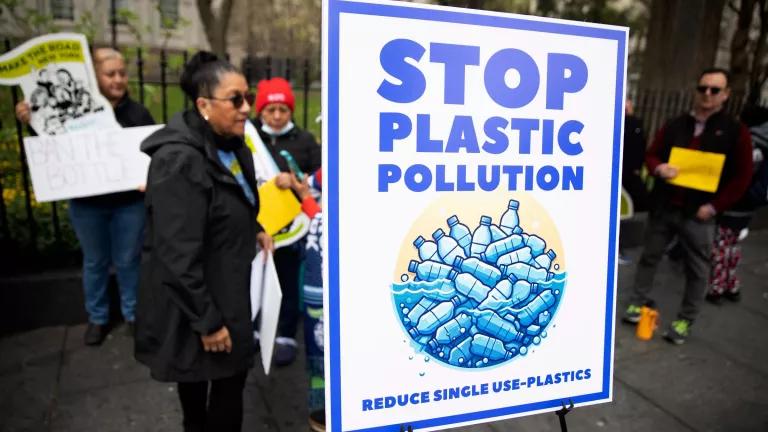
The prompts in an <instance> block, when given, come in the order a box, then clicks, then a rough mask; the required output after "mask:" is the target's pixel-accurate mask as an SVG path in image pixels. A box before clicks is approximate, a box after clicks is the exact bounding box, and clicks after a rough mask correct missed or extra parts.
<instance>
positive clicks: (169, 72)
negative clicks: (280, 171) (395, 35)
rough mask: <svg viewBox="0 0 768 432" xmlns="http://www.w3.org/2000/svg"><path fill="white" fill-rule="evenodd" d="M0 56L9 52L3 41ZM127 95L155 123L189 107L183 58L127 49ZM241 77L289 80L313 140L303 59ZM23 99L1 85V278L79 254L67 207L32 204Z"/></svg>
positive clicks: (252, 66) (308, 70)
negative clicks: (19, 109)
mask: <svg viewBox="0 0 768 432" xmlns="http://www.w3.org/2000/svg"><path fill="white" fill-rule="evenodd" d="M4 48H5V51H8V50H10V49H12V46H11V43H10V41H9V40H5V41H4ZM124 55H125V57H126V63H127V64H126V66H127V67H128V75H129V93H130V94H131V96H132V97H133V98H134V99H136V100H138V101H139V102H140V103H142V104H143V105H145V106H146V107H147V108H148V109H149V110H150V112H151V113H152V115H153V117H154V118H155V120H156V121H157V122H158V123H161V122H162V123H165V122H167V121H168V119H169V118H170V116H171V115H172V114H174V113H175V112H178V111H180V110H183V109H187V108H189V107H190V106H192V103H191V101H189V100H188V98H187V97H186V96H185V95H184V94H183V92H182V91H181V88H180V86H179V82H178V77H179V75H180V72H181V67H182V66H183V64H184V63H186V61H187V59H188V57H189V53H187V52H168V51H165V50H159V51H155V52H151V53H146V52H143V51H142V50H141V49H140V48H137V49H131V50H126V51H125V52H124ZM242 70H243V73H244V75H245V76H246V79H247V80H248V83H249V86H251V87H254V86H255V85H256V83H257V81H258V80H259V79H261V78H271V77H272V76H273V75H275V76H277V74H280V76H283V77H285V78H286V79H288V80H289V81H291V83H292V85H293V89H294V92H295V94H296V111H295V113H294V121H295V122H296V123H297V124H298V125H300V126H302V127H303V128H305V129H307V130H309V131H311V132H313V133H314V134H315V136H318V137H319V125H317V124H316V123H315V122H314V119H315V117H316V116H317V115H319V112H320V89H319V86H313V85H312V81H313V79H312V78H313V77H314V76H316V75H317V72H318V67H317V65H315V64H313V63H311V62H310V61H309V60H308V59H300V60H296V59H282V58H280V59H274V58H271V57H265V58H261V59H248V61H245V62H243V67H242ZM21 99H22V95H21V93H20V91H19V89H18V87H11V88H8V87H0V196H1V197H2V199H0V273H8V272H14V271H19V270H29V269H35V268H50V267H56V266H66V265H72V264H74V263H75V262H76V261H77V260H78V259H79V252H78V247H77V243H76V240H75V236H74V233H73V231H72V227H71V225H70V224H69V218H68V216H67V203H66V202H52V203H37V202H36V201H35V199H34V191H32V189H31V185H30V179H29V171H28V169H27V162H26V156H25V154H24V147H23V145H22V142H23V141H22V140H23V137H24V136H25V135H27V134H28V133H29V131H28V130H27V128H26V127H25V126H24V125H22V124H21V123H20V122H19V121H18V120H16V118H15V113H14V109H15V106H16V104H17V103H18V102H19V101H20V100H21Z"/></svg>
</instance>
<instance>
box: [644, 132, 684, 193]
mask: <svg viewBox="0 0 768 432" xmlns="http://www.w3.org/2000/svg"><path fill="white" fill-rule="evenodd" d="M665 129H666V126H663V127H662V128H661V129H659V131H658V132H656V136H655V137H654V139H653V143H652V144H651V147H649V148H648V151H647V152H645V166H646V167H648V172H650V173H651V174H652V175H654V176H657V177H661V178H663V179H665V180H666V179H671V178H675V177H676V176H677V168H675V167H673V166H671V165H669V164H668V163H667V161H665V160H664V159H663V156H662V153H663V149H664V130H665Z"/></svg>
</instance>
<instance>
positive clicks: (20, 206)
mask: <svg viewBox="0 0 768 432" xmlns="http://www.w3.org/2000/svg"><path fill="white" fill-rule="evenodd" d="M5 49H6V50H9V49H11V44H10V42H9V41H7V40H6V41H5ZM124 54H125V55H126V60H127V63H128V68H129V70H128V73H129V77H133V79H132V80H130V84H129V89H130V90H129V91H130V93H131V95H132V96H133V97H134V98H135V99H137V100H138V101H139V102H141V103H142V104H144V105H145V106H146V107H147V108H148V109H149V110H150V112H151V113H152V114H153V116H154V118H155V120H157V121H158V122H166V121H167V120H168V118H169V115H170V114H173V113H175V112H177V111H180V110H182V109H186V108H188V107H190V106H191V103H190V101H189V100H188V99H187V98H186V97H185V96H184V95H183V93H182V92H181V89H180V88H179V84H178V76H179V74H180V71H181V67H182V66H183V64H184V63H186V60H187V58H188V53H187V52H167V51H165V50H159V51H153V52H150V53H145V52H142V50H141V49H126V50H124ZM242 70H243V73H244V74H245V76H246V78H247V80H248V82H249V84H250V85H252V86H253V85H255V84H256V82H257V81H258V80H259V79H262V78H271V77H272V76H283V77H285V78H287V79H288V80H289V81H291V82H292V83H293V86H294V90H295V92H296V111H295V116H294V117H295V118H294V121H296V122H297V123H298V124H299V125H301V126H303V127H304V128H305V129H308V130H310V131H311V132H313V133H314V134H315V136H317V137H319V135H320V126H319V125H318V124H316V123H315V121H314V119H315V117H316V116H317V115H318V114H319V112H320V88H319V85H314V86H313V85H312V83H316V82H317V81H318V80H317V77H319V68H318V66H317V65H316V64H312V63H311V62H310V61H309V60H293V59H283V58H271V57H265V58H247V59H246V60H245V61H243V64H242ZM20 98H21V95H20V93H19V92H18V89H17V88H15V87H14V88H8V87H0V196H2V198H3V199H2V200H0V272H8V271H17V270H25V269H26V270H28V269H31V268H32V269H34V268H51V267H56V266H65V265H72V264H74V263H75V262H76V261H77V260H78V259H79V256H78V248H77V243H76V240H75V236H74V234H73V231H72V228H71V226H70V224H69V220H68V217H67V216H66V213H67V212H66V205H67V204H66V202H53V203H37V202H36V201H35V199H34V192H33V191H32V190H31V187H30V180H29V176H28V170H27V164H26V157H25V155H24V148H23V146H22V139H23V136H24V135H25V134H26V133H27V130H26V129H25V128H24V127H23V125H22V124H20V123H19V122H18V121H16V119H15V116H14V107H15V105H16V103H17V102H18V101H19V100H20ZM629 98H630V99H631V100H632V101H633V103H634V107H635V113H636V115H638V116H639V117H640V118H642V120H643V122H644V124H645V127H646V130H647V131H649V132H651V133H649V137H648V139H651V138H652V132H653V131H655V130H656V129H658V127H659V126H660V125H661V124H662V123H663V122H664V120H665V119H667V118H670V117H672V116H674V115H677V114H679V113H682V112H684V111H686V110H688V109H690V107H691V104H692V98H693V92H692V90H683V91H677V92H669V91H663V92H662V91H652V90H650V91H638V90H631V91H630V92H629ZM762 102H763V105H768V101H765V100H764V101H762ZM743 104H744V96H743V95H737V94H734V95H732V97H731V98H730V101H729V103H728V105H727V107H726V109H727V110H729V111H730V112H731V113H733V114H738V113H739V112H740V110H741V109H742V107H743Z"/></svg>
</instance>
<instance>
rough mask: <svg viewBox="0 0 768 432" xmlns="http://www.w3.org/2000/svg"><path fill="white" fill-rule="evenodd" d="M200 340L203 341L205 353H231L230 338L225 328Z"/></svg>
mask: <svg viewBox="0 0 768 432" xmlns="http://www.w3.org/2000/svg"><path fill="white" fill-rule="evenodd" d="M200 340H201V341H203V349H204V350H205V351H206V352H224V351H226V352H227V353H230V352H232V338H230V337H229V330H227V327H226V326H224V327H222V328H221V329H219V330H218V331H216V332H215V333H211V334H209V335H208V336H200Z"/></svg>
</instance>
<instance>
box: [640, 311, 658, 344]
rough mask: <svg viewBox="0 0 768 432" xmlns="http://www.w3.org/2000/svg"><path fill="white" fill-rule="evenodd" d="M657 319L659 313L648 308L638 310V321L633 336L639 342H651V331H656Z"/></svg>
mask: <svg viewBox="0 0 768 432" xmlns="http://www.w3.org/2000/svg"><path fill="white" fill-rule="evenodd" d="M658 318H659V312H658V311H657V310H656V309H653V308H652V307H650V306H643V307H641V308H640V321H638V323H637V330H636V331H635V336H637V338H638V339H640V340H651V338H652V337H653V331H654V330H656V321H657V319H658Z"/></svg>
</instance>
